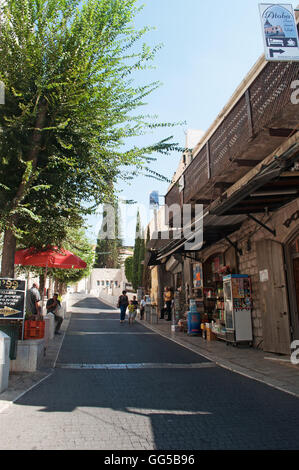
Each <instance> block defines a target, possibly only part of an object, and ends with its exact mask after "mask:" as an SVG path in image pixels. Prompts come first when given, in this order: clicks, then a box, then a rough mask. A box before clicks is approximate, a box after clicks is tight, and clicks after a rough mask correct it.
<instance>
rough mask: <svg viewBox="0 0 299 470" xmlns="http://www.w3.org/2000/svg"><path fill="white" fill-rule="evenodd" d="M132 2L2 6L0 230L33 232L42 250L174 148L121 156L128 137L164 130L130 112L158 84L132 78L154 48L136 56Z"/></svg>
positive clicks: (64, 0) (57, 0)
mask: <svg viewBox="0 0 299 470" xmlns="http://www.w3.org/2000/svg"><path fill="white" fill-rule="evenodd" d="M136 5H137V0H86V1H85V2H84V3H82V2H81V1H80V0H22V1H21V2H20V1H19V0H6V2H5V3H4V5H2V6H1V8H0V10H1V12H0V13H1V29H0V41H1V48H0V80H2V81H3V82H4V85H5V106H0V126H1V129H2V132H1V133H0V156H1V159H0V232H1V231H4V230H7V229H8V228H10V229H11V230H12V232H13V233H14V234H15V235H16V236H18V238H19V239H20V240H21V241H22V240H23V241H25V240H28V237H29V238H30V236H31V233H32V232H35V233H34V238H35V239H36V240H37V239H38V237H37V235H38V232H40V235H41V237H40V241H39V244H40V245H46V244H47V243H49V242H50V241H51V240H52V242H54V241H55V243H56V242H57V244H58V243H59V241H61V240H62V239H63V237H64V236H65V235H66V231H65V227H66V225H68V226H71V225H72V224H74V226H75V227H76V226H78V221H79V220H80V217H81V216H84V215H86V214H87V213H90V211H92V210H93V209H94V208H95V207H96V206H97V205H98V204H100V203H103V202H105V200H107V198H108V199H109V198H112V196H113V183H114V182H115V181H117V179H119V178H123V179H125V178H127V177H128V176H129V170H130V169H131V168H132V167H133V168H135V170H136V171H142V169H143V168H144V167H145V165H146V164H147V162H150V161H151V160H152V157H151V156H152V155H156V154H157V153H159V152H160V153H162V154H169V152H170V151H172V150H173V149H176V148H177V146H176V144H173V143H172V142H171V141H170V138H168V139H163V140H162V141H161V142H157V143H155V144H153V145H150V146H148V147H144V148H139V147H136V146H134V147H132V148H126V150H123V148H124V144H125V142H127V139H128V138H132V137H135V136H141V135H143V134H144V133H145V132H147V130H148V129H150V128H151V127H152V128H154V127H157V126H162V127H163V126H169V125H168V124H167V123H165V124H164V123H162V124H157V123H152V122H151V118H148V117H147V116H143V115H141V116H140V115H138V114H137V115H134V113H135V111H136V110H137V109H138V108H140V107H141V106H142V105H144V99H145V98H146V97H147V96H148V95H149V94H150V93H151V92H152V91H154V90H155V89H156V88H157V87H158V86H159V83H150V84H146V85H144V86H134V84H133V81H132V75H133V74H135V73H136V72H137V71H138V70H141V69H144V68H147V67H148V66H149V64H150V62H151V61H152V60H153V58H154V56H155V53H156V52H157V50H158V49H159V46H158V47H157V48H154V49H153V50H151V49H150V48H148V47H147V46H145V45H143V46H141V47H140V48H139V50H137V42H138V41H139V40H140V39H141V38H142V37H143V36H144V34H145V33H146V32H147V31H148V28H143V29H141V30H139V31H136V30H135V29H134V26H133V20H134V17H135V16H136V14H137V13H138V10H139V9H138V8H137V6H136ZM179 150H181V149H179ZM121 167H122V168H124V167H127V169H128V171H127V172H126V171H122V172H121V173H120V168H121ZM54 220H55V222H54ZM68 222H69V223H68ZM4 251H5V250H4Z"/></svg>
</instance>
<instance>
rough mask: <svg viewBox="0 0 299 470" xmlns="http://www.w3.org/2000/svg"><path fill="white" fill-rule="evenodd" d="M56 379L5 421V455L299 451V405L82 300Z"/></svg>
mask: <svg viewBox="0 0 299 470" xmlns="http://www.w3.org/2000/svg"><path fill="white" fill-rule="evenodd" d="M73 307H74V308H73V313H72V315H71V320H70V323H69V327H68V329H67V331H66V335H65V337H64V340H63V343H62V347H61V350H60V352H59V355H58V358H57V362H56V367H55V370H54V372H53V374H51V375H49V377H48V378H46V379H45V380H44V381H42V382H41V383H39V384H38V385H36V386H35V387H33V388H32V389H31V390H29V391H28V392H27V393H25V394H24V395H23V396H22V397H20V398H19V399H18V400H17V401H16V402H15V403H14V404H12V405H11V406H9V407H8V408H7V409H5V410H4V411H3V412H2V413H1V416H0V433H1V449H2V450H4V449H16V450H17V449H37V450H44V449H49V450H52V449H53V450H54V449H56V450H59V449H61V450H62V449H65V450H73V449H84V450H85V449H89V450H90V449H94V450H96V449H99V450H100V449H104V450H172V449H175V450H202V449H214V450H217V449H257V450H259V449H267V450H270V449H297V448H298V432H297V425H298V421H299V400H298V399H297V398H295V397H292V396H291V395H288V394H286V393H283V392H280V391H278V390H275V389H273V388H270V387H268V386H266V385H264V384H261V383H258V382H256V381H254V380H250V379H248V378H246V377H243V376H241V375H238V374H235V373H232V372H230V371H228V370H225V369H223V368H221V367H218V366H216V365H215V364H214V363H213V362H209V361H208V360H207V359H205V358H203V357H202V356H199V355H198V354H195V353H193V352H191V351H189V350H188V349H186V348H184V347H182V346H180V345H178V344H176V343H174V342H172V341H170V340H168V339H166V338H163V337H162V336H160V335H159V334H156V333H155V332H153V331H152V330H150V329H148V328H146V326H143V325H142V324H140V323H135V324H134V325H129V324H128V322H127V321H126V323H125V324H120V322H119V314H118V311H116V310H115V309H113V308H111V307H109V306H107V305H105V304H103V303H102V302H100V301H99V300H98V299H96V298H94V297H90V296H88V297H85V296H82V298H81V300H79V301H78V302H77V303H76V304H75V305H74V306H73Z"/></svg>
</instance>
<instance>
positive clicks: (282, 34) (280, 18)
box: [259, 3, 299, 61]
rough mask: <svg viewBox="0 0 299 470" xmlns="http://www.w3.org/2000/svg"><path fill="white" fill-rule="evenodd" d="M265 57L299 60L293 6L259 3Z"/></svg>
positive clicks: (298, 43) (298, 44)
mask: <svg viewBox="0 0 299 470" xmlns="http://www.w3.org/2000/svg"><path fill="white" fill-rule="evenodd" d="M259 8H260V15H261V22H262V30H263V38H264V46H265V57H266V60H269V61H299V39H298V31H297V24H296V20H295V15H294V9H293V6H292V5H290V4H279V5H277V4H276V5H273V4H265V3H261V4H260V5H259Z"/></svg>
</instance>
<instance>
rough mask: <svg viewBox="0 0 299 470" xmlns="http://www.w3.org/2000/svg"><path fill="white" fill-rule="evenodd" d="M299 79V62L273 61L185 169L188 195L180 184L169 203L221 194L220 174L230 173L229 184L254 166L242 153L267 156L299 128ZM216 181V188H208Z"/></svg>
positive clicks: (168, 197)
mask: <svg viewBox="0 0 299 470" xmlns="http://www.w3.org/2000/svg"><path fill="white" fill-rule="evenodd" d="M298 79H299V63H298V62H293V63H292V62H268V63H267V64H266V65H265V66H264V67H263V69H262V70H261V71H260V73H259V74H258V75H257V77H256V78H255V79H254V80H253V81H252V83H251V84H250V85H249V86H248V88H246V89H245V90H244V93H243V95H242V96H241V97H240V98H239V99H238V101H237V102H236V104H235V105H234V106H233V108H232V109H231V110H230V111H229V112H228V114H227V115H226V117H225V118H224V119H223V120H222V121H221V123H220V124H219V125H218V127H216V128H215V131H214V132H213V133H212V134H211V135H210V136H209V138H208V140H206V141H203V142H204V143H203V145H202V146H201V147H199V149H198V152H197V154H196V156H195V157H194V159H193V160H192V162H191V163H190V164H189V166H188V167H187V168H186V170H185V172H184V191H183V197H180V193H179V190H178V186H177V185H174V186H173V187H172V188H171V189H170V191H169V192H168V194H167V195H166V199H165V202H166V204H167V205H171V204H174V203H182V202H184V203H185V204H186V203H190V202H195V201H198V202H199V203H208V201H209V200H213V199H215V198H216V197H218V195H219V193H215V191H214V189H215V181H216V182H217V179H218V180H219V181H221V179H222V180H223V175H226V178H225V181H226V184H234V183H235V182H236V181H238V179H239V178H240V177H242V176H243V175H244V174H245V173H246V172H247V171H248V168H246V165H242V159H243V160H245V159H247V161H249V160H250V159H251V160H253V161H255V162H258V161H261V160H263V159H264V158H265V157H266V156H268V155H269V154H270V153H271V152H272V151H274V150H275V149H276V148H277V147H278V146H279V145H280V144H281V142H283V140H284V139H286V138H287V137H288V135H289V134H288V132H292V130H295V129H296V128H297V129H298V130H299V127H298V124H299V105H295V104H292V102H291V95H292V93H293V92H294V89H292V88H291V84H292V82H293V81H295V80H298ZM272 127H273V129H271V128H272ZM271 131H273V132H272V133H271ZM276 131H277V132H276ZM240 161H241V163H240ZM236 162H239V164H238V165H236ZM243 163H244V162H243ZM248 166H249V167H250V166H251V165H250V164H249V165H248ZM210 182H213V184H211V185H210V187H211V188H212V189H210V191H207V190H206V189H205V188H208V187H209V183H210ZM227 182H228V183H227Z"/></svg>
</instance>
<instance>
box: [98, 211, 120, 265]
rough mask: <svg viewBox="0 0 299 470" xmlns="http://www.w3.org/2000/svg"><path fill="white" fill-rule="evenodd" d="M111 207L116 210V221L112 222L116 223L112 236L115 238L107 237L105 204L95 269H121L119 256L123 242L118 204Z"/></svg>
mask: <svg viewBox="0 0 299 470" xmlns="http://www.w3.org/2000/svg"><path fill="white" fill-rule="evenodd" d="M110 207H111V208H113V210H114V214H113V215H114V220H112V222H113V223H114V233H113V234H111V235H112V237H113V238H108V237H107V235H108V234H107V228H108V227H107V222H108V221H107V216H108V214H107V213H108V207H107V205H105V204H104V208H103V222H102V226H101V229H100V232H99V236H98V240H97V246H96V251H95V263H94V268H114V269H116V268H119V267H120V258H119V255H120V249H121V247H122V240H121V234H120V229H119V226H118V204H117V203H114V204H113V205H111V206H110ZM105 235H106V236H105Z"/></svg>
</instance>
